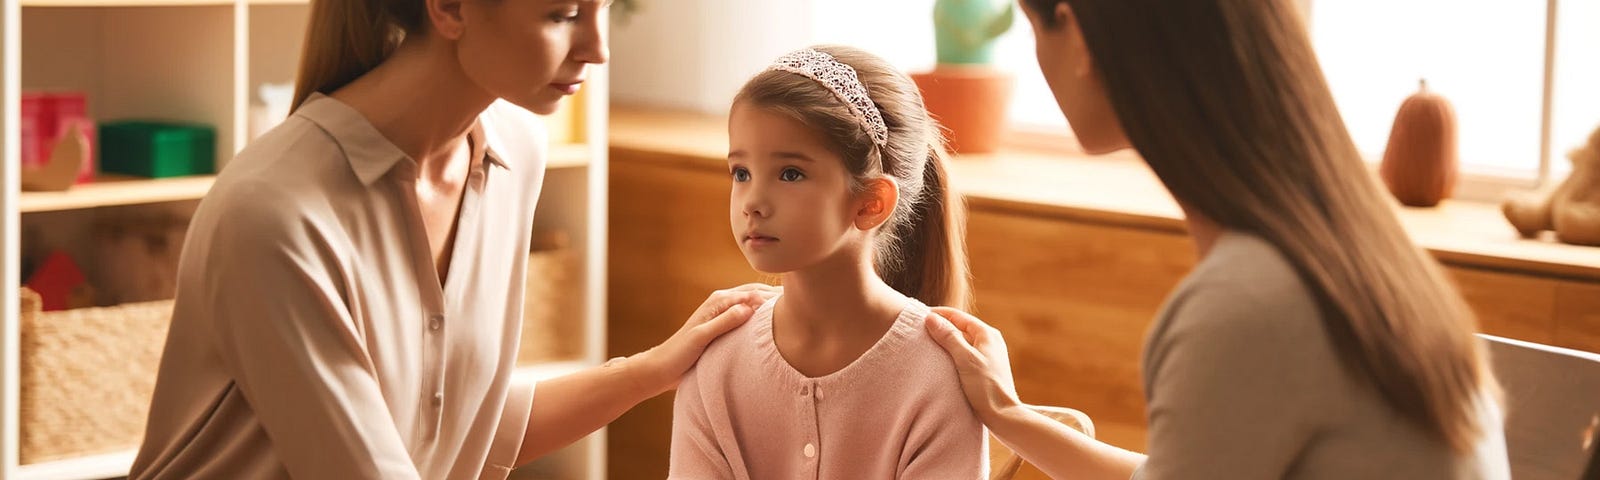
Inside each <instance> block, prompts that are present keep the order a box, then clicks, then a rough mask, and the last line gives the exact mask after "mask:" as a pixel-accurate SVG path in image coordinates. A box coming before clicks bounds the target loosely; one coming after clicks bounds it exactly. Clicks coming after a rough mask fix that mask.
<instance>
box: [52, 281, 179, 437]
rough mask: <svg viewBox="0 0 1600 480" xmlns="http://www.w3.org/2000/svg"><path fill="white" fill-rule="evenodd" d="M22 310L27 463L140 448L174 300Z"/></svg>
mask: <svg viewBox="0 0 1600 480" xmlns="http://www.w3.org/2000/svg"><path fill="white" fill-rule="evenodd" d="M20 313H21V319H22V325H21V330H22V339H21V340H22V345H21V352H20V353H21V356H22V377H21V379H22V382H21V386H22V392H21V393H22V402H21V418H20V420H21V421H20V423H21V427H22V428H21V437H22V444H21V461H22V464H24V465H26V464H31V463H40V462H48V461H51V460H58V459H63V458H72V457H80V456H85V455H95V454H103V453H110V452H117V451H122V450H128V449H133V448H138V447H139V441H140V438H141V437H142V436H143V435H144V424H145V418H146V415H147V414H148V412H149V410H150V396H151V393H152V392H153V391H154V390H155V383H156V368H157V366H158V364H159V363H160V360H161V348H162V345H163V344H164V342H165V340H166V336H167V325H168V323H169V320H170V319H171V317H172V301H171V300H164V301H158V302H145V303H130V304H124V305H119V306H115V307H104V308H81V309H75V310H63V311H53V312H41V311H40V302H39V295H38V294H37V293H34V292H33V291H31V290H28V289H23V290H22V303H21V308H20Z"/></svg>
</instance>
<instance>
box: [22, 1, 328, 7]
mask: <svg viewBox="0 0 1600 480" xmlns="http://www.w3.org/2000/svg"><path fill="white" fill-rule="evenodd" d="M244 2H245V3H246V4H248V5H310V4H311V1H310V0H244ZM233 4H234V2H233V0H22V6H24V7H45V8H50V7H79V8H83V7H217V6H232V5H233Z"/></svg>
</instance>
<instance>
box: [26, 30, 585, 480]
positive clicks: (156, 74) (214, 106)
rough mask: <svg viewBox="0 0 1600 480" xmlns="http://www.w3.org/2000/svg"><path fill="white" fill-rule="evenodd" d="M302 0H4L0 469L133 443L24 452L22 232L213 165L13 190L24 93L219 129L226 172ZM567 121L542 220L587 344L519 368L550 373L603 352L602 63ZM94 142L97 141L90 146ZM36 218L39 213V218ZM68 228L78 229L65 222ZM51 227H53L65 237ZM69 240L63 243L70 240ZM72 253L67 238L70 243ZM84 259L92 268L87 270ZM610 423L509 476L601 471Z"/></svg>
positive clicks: (95, 471)
mask: <svg viewBox="0 0 1600 480" xmlns="http://www.w3.org/2000/svg"><path fill="white" fill-rule="evenodd" d="M309 12H310V6H309V5H308V4H307V3H306V1H305V0H0V27H3V29H0V72H3V75H0V211H3V213H4V215H3V216H0V314H3V317H0V319H3V322H0V480H9V479H27V480H43V479H59V480H89V479H102V478H113V477H120V476H123V475H126V474H127V472H128V467H129V465H130V464H131V462H132V460H133V457H134V454H135V452H134V451H133V450H131V448H132V447H135V446H132V445H130V449H129V450H125V451H115V452H111V453H105V454H96V455H87V456H83V457H78V458H70V459H65V460H57V461H51V462H45V463H34V464H28V465H22V464H20V458H21V456H20V453H19V448H20V447H19V445H20V440H19V437H20V432H21V431H22V429H25V428H27V425H26V424H23V423H22V421H21V418H20V413H19V403H20V397H21V388H22V387H21V386H20V379H19V377H20V368H21V367H20V365H21V362H23V361H24V360H23V359H22V358H21V356H20V353H19V342H20V340H19V339H20V337H21V334H22V332H20V331H19V328H20V327H19V318H18V316H19V313H18V298H17V297H16V295H15V294H14V292H17V291H18V289H19V288H20V285H19V283H20V282H19V277H20V273H21V264H22V255H23V253H24V250H23V239H24V238H28V239H29V241H34V238H35V237H33V236H29V235H25V233H26V232H25V230H27V229H29V228H30V227H32V226H33V224H35V223H39V222H48V223H52V224H54V223H72V222H82V221H86V219H92V218H94V216H95V215H97V214H99V215H121V214H123V213H124V212H128V211H130V209H132V210H139V209H163V211H167V210H175V211H184V207H185V206H187V207H190V208H192V206H193V204H194V202H195V201H196V200H198V199H199V198H201V197H203V196H204V195H205V193H206V192H207V191H208V190H209V189H210V188H211V184H212V180H213V179H214V177H212V176H195V177H185V178H169V179H138V178H125V177H123V178H114V177H109V176H108V177H102V178H98V179H97V181H96V182H95V183H92V184H86V185H80V186H76V187H74V188H73V189H71V190H69V191H66V192H49V193H44V192H20V191H19V174H20V173H19V165H20V147H19V140H20V137H19V132H18V122H19V104H20V98H21V92H22V91H24V90H33V89H49V90H77V91H82V92H85V93H87V95H88V100H89V114H90V117H92V118H93V119H95V120H96V121H105V120H114V119H124V118H141V119H159V120H178V121H190V122H199V123H205V124H209V125H213V126H215V127H216V130H217V159H218V163H219V168H220V167H221V166H222V165H225V164H226V161H227V159H228V158H231V157H232V155H233V153H234V152H236V151H238V150H239V149H240V148H243V147H244V145H245V144H246V143H248V142H249V137H248V135H249V132H251V131H252V128H251V125H250V124H249V122H250V118H251V115H250V110H251V104H252V99H253V98H254V95H255V93H256V92H257V90H258V88H259V87H260V85H262V84H264V83H285V82H290V81H292V80H293V77H294V72H295V69H296V68H297V67H298V61H299V56H300V52H301V48H302V45H301V43H302V41H303V35H304V32H305V30H304V29H305V22H306V19H307V16H308V15H309ZM593 70H594V71H593V72H592V74H591V75H590V76H589V78H590V81H589V82H587V84H586V85H585V89H586V90H585V91H584V92H583V93H582V94H581V95H580V97H581V100H580V101H578V102H576V103H575V104H574V105H573V106H571V108H570V110H571V111H570V112H569V114H570V116H564V117H561V118H565V119H567V120H561V119H552V122H554V123H556V124H558V125H567V126H565V127H560V128H555V127H553V128H552V132H553V135H558V136H559V137H558V138H553V142H555V143H556V144H555V145H554V146H552V147H551V157H550V162H549V169H548V172H547V174H546V180H545V186H544V193H543V197H542V199H541V201H540V205H539V211H538V213H537V214H536V219H535V224H536V225H535V228H536V229H537V230H560V231H564V232H567V235H568V237H569V238H570V240H571V242H570V248H571V250H572V253H573V254H575V255H576V256H577V257H578V258H579V259H581V261H580V262H578V263H580V264H581V268H580V271H579V273H578V275H577V276H576V278H577V279H578V280H577V284H576V285H575V286H571V287H570V288H572V289H573V291H574V292H581V293H580V294H581V295H582V298H583V302H582V304H583V307H582V308H583V314H582V315H581V317H582V318H581V319H579V321H581V322H582V324H583V325H582V326H583V328H581V329H580V330H579V331H580V332H581V339H573V341H581V342H582V345H583V348H582V350H581V353H580V354H579V355H577V356H576V357H574V358H570V359H562V360H560V361H553V362H548V363H540V364H534V365H524V366H521V367H519V368H518V370H517V372H516V375H518V376H527V377H531V378H534V379H545V378H550V377H554V376H560V375H563V374H567V373H571V372H573V371H577V370H580V369H583V368H588V367H591V366H594V365H598V364H600V362H602V361H604V359H605V320H604V318H605V286H606V282H605V276H604V272H605V271H606V258H605V255H606V245H605V238H606V230H605V228H606V219H605V211H606V208H607V205H606V196H607V191H606V185H607V174H608V172H607V162H606V148H605V139H606V123H607V121H606V120H607V118H606V111H607V108H608V105H607V102H606V98H607V95H608V91H607V86H606V84H607V81H606V78H607V77H606V72H605V69H604V68H596V69H593ZM96 148H98V145H97V146H96ZM41 219H45V220H41ZM65 231H66V232H68V233H65V234H62V235H67V236H69V237H71V236H73V235H78V234H81V233H85V232H87V229H84V228H82V227H74V228H70V229H66V230H65ZM58 236H60V235H58ZM69 241H70V240H69ZM69 250H70V249H69ZM92 268H93V265H85V269H86V270H87V269H92ZM604 435H605V434H604V431H602V432H599V433H596V434H595V435H592V436H590V437H589V438H586V439H584V440H583V441H580V442H578V443H577V444H574V445H573V446H572V447H569V448H567V449H565V450H563V451H561V452H558V453H556V454H554V455H551V456H550V457H549V458H546V459H542V460H540V461H539V462H536V463H535V464H533V465H529V466H528V467H527V468H525V469H522V470H519V471H518V472H516V473H514V474H513V476H514V478H519V479H545V478H552V479H563V480H566V479H572V480H576V479H600V478H604V477H605V463H606V462H605V444H606V442H605V437H604Z"/></svg>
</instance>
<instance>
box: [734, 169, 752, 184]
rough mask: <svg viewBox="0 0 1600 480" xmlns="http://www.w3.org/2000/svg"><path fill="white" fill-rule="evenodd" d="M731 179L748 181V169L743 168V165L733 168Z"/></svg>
mask: <svg viewBox="0 0 1600 480" xmlns="http://www.w3.org/2000/svg"><path fill="white" fill-rule="evenodd" d="M733 181H735V182H748V181H750V171H749V170H745V169H744V167H739V168H735V169H733Z"/></svg>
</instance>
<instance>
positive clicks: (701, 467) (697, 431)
mask: <svg viewBox="0 0 1600 480" xmlns="http://www.w3.org/2000/svg"><path fill="white" fill-rule="evenodd" d="M697 371H698V369H690V370H689V373H687V374H685V375H684V377H683V380H682V381H681V382H679V384H678V393H677V394H676V396H675V397H673V401H672V449H671V454H670V457H671V460H670V466H669V468H668V470H667V478H669V479H678V480H707V479H733V478H734V473H733V467H732V466H730V465H729V464H728V458H727V455H726V454H725V453H724V452H723V451H722V447H721V445H719V444H718V443H717V439H716V433H715V431H713V430H712V426H711V420H710V417H709V416H708V415H707V413H706V408H705V401H704V398H703V397H702V392H701V389H700V378H699V375H697Z"/></svg>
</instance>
